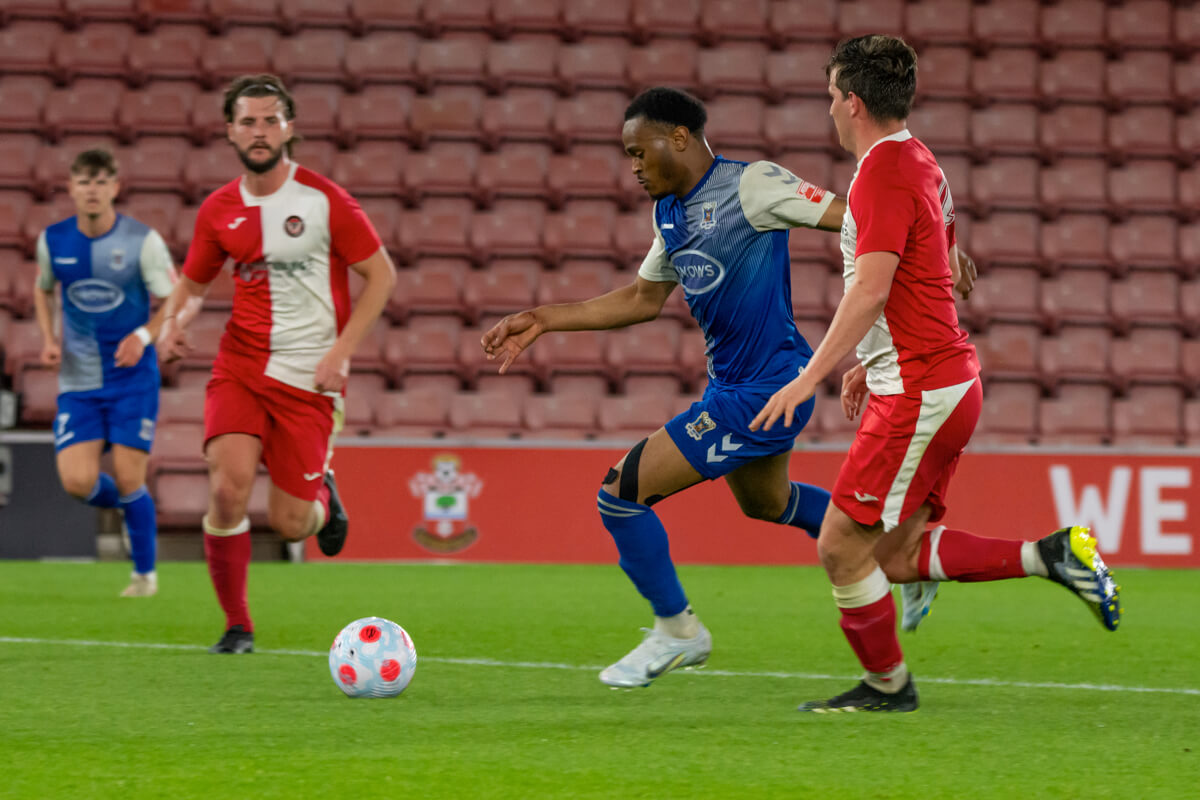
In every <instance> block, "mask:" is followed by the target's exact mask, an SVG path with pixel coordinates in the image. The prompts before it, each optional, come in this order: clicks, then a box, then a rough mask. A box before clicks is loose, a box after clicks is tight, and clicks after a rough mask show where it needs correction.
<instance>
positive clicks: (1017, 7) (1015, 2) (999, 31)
mask: <svg viewBox="0 0 1200 800" xmlns="http://www.w3.org/2000/svg"><path fill="white" fill-rule="evenodd" d="M1040 16H1041V5H1040V3H1039V2H1038V0H1004V2H1002V3H973V4H972V6H971V28H972V32H971V36H972V43H973V45H974V46H975V47H977V48H979V49H981V50H990V49H992V48H993V47H998V46H1004V47H1009V46H1020V47H1024V46H1028V45H1030V44H1033V43H1037V42H1038V26H1039V22H1040Z"/></svg>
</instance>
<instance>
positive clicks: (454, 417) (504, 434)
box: [449, 391, 521, 439]
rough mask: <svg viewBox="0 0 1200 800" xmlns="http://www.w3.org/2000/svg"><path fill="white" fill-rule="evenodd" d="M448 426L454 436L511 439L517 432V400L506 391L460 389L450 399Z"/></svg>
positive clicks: (518, 430)
mask: <svg viewBox="0 0 1200 800" xmlns="http://www.w3.org/2000/svg"><path fill="white" fill-rule="evenodd" d="M449 419H450V427H451V429H453V431H454V432H455V434H457V435H465V436H470V437H475V438H482V439H503V438H515V437H517V436H518V435H519V434H520V432H521V403H520V400H519V399H518V398H517V397H514V396H513V395H512V394H510V393H509V392H504V391H491V392H487V393H484V392H462V393H459V394H456V395H453V396H452V397H451V398H450V415H449Z"/></svg>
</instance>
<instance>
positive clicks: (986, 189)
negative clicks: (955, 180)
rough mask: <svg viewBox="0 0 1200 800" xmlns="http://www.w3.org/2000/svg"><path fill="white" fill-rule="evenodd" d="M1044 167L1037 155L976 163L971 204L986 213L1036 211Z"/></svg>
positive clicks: (984, 214)
mask: <svg viewBox="0 0 1200 800" xmlns="http://www.w3.org/2000/svg"><path fill="white" fill-rule="evenodd" d="M1040 167H1041V165H1040V164H1039V162H1038V161H1037V159H1034V158H994V159H991V160H990V161H988V162H986V163H984V164H980V165H979V166H976V167H975V168H974V169H973V170H971V208H972V209H973V210H974V212H975V214H976V215H980V216H984V217H987V216H989V215H990V214H992V213H993V212H994V211H1036V210H1037V209H1038V204H1039V197H1038V174H1039V172H1040ZM951 188H952V189H953V187H951Z"/></svg>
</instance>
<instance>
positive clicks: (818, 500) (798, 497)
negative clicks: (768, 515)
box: [775, 481, 830, 539]
mask: <svg viewBox="0 0 1200 800" xmlns="http://www.w3.org/2000/svg"><path fill="white" fill-rule="evenodd" d="M829 496H830V495H829V492H827V491H825V490H824V489H822V488H821V487H820V486H812V485H811V484H807V483H797V482H796V481H792V496H791V498H790V499H789V500H788V504H787V509H786V510H784V512H783V516H782V517H780V518H779V519H777V520H775V521H776V522H779V523H782V524H784V525H791V526H793V527H795V528H803V529H804V532H805V533H807V534H808V535H809V536H811V537H812V538H814V539H816V538H817V536H819V535H820V533H821V520H823V519H825V509H827V508H829Z"/></svg>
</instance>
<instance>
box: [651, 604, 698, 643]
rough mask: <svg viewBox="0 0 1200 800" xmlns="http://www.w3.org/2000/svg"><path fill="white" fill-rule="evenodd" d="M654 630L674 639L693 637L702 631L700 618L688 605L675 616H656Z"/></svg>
mask: <svg viewBox="0 0 1200 800" xmlns="http://www.w3.org/2000/svg"><path fill="white" fill-rule="evenodd" d="M654 630H656V631H658V632H659V633H665V634H666V635H667V636H670V637H672V638H673V639H693V638H695V637H696V636H697V635H699V633H700V618H699V617H697V616H696V612H695V611H692V607H691V606H688V607H687V608H685V609H684V610H683V611H681V612H679V613H678V614H676V615H675V616H673V617H655V618H654Z"/></svg>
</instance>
